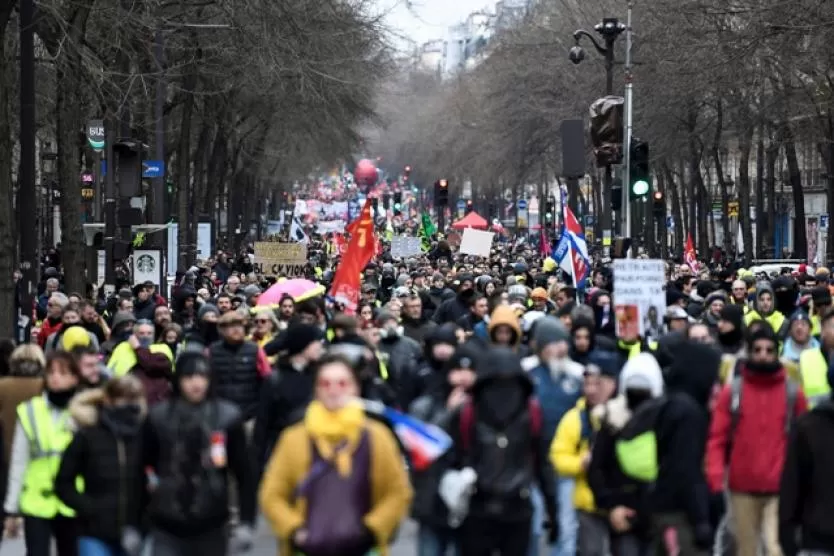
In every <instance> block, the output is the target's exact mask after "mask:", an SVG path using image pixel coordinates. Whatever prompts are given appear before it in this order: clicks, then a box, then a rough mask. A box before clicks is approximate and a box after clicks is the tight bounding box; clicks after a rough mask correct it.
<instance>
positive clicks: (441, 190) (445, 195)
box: [434, 180, 449, 207]
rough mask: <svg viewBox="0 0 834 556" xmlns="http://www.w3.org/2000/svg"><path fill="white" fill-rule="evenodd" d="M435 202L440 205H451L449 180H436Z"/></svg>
mask: <svg viewBox="0 0 834 556" xmlns="http://www.w3.org/2000/svg"><path fill="white" fill-rule="evenodd" d="M434 204H435V205H436V206H438V207H447V206H449V182H448V180H437V181H436V182H434Z"/></svg>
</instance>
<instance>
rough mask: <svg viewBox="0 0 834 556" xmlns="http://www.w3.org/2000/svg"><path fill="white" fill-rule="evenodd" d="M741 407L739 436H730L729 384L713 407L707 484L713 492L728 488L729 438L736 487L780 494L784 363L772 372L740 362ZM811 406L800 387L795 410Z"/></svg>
mask: <svg viewBox="0 0 834 556" xmlns="http://www.w3.org/2000/svg"><path fill="white" fill-rule="evenodd" d="M741 372H742V376H743V377H744V380H743V382H742V386H741V408H740V410H739V416H738V423H737V425H736V430H735V435H734V438H732V439H730V438H729V436H730V424H731V412H730V403H731V397H732V388H731V386H730V385H726V386H724V388H723V389H722V390H721V393H720V394H719V395H718V400H717V402H716V404H715V408H714V409H713V412H712V422H711V423H710V430H709V438H708V439H707V463H706V467H707V484H708V485H709V487H710V490H711V491H713V492H721V491H722V490H724V476H725V472H726V470H727V465H726V454H727V444H728V442H732V452H731V454H730V465H729V476H728V478H727V479H728V486H729V488H730V490H731V491H734V492H744V493H754V494H777V493H778V492H779V480H780V477H781V476H782V466H783V464H784V461H785V452H786V449H787V444H788V437H787V434H786V431H785V423H786V415H785V413H786V412H787V411H788V400H787V397H788V396H787V388H786V386H785V381H786V380H787V379H786V374H785V369H784V368H783V369H781V370H780V371H778V372H776V373H773V374H762V373H753V372H751V371H748V370H746V369H745V368H744V367H742V368H741ZM807 409H808V402H807V400H806V399H805V396H804V395H803V394H802V392H801V391H800V392H798V394H797V398H796V404H795V405H794V414H795V416H799V415H801V414H802V413H804V412H805V411H806V410H807Z"/></svg>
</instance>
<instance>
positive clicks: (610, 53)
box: [569, 17, 628, 251]
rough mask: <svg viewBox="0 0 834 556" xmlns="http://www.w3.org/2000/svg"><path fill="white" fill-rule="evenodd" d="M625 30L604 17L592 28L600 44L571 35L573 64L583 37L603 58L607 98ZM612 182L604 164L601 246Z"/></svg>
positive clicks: (607, 234)
mask: <svg viewBox="0 0 834 556" xmlns="http://www.w3.org/2000/svg"><path fill="white" fill-rule="evenodd" d="M625 30H626V25H625V24H623V23H621V22H620V21H619V20H618V19H617V18H616V17H606V18H604V19H603V20H602V22H601V23H597V24H596V25H595V26H594V31H596V32H597V33H598V34H599V35H600V36H601V37H602V43H600V41H599V40H598V39H597V38H596V37H595V36H594V35H592V34H591V33H589V32H588V31H585V30H584V29H578V30H577V31H574V33H573V39H574V41H576V44H575V45H574V47H573V48H571V49H570V53H569V57H570V61H571V62H573V63H574V64H579V63H580V62H582V60H584V59H585V50H584V49H583V48H582V47H581V46H580V44H579V43H580V41H581V40H582V38H583V37H584V38H586V39H588V40H589V41H591V44H593V45H594V48H595V49H596V51H597V52H599V53H600V54H601V55H602V56H603V57H604V58H605V94H606V95H608V96H611V95H613V94H614V43H615V42H616V41H617V37H619V36H620V34H622V32H623V31H625ZM623 156H624V157H628V153H627V152H625V153H623ZM613 182H614V176H613V173H612V171H611V164H606V165H605V185H604V187H603V190H602V207H601V209H600V210H598V211H597V212H598V214H599V217H600V221H601V224H602V237H603V245H604V244H605V240H606V239H608V240H609V241H610V239H611V230H612V224H611V220H612V218H611V216H612V215H611V188H612V186H613ZM606 251H607V250H606Z"/></svg>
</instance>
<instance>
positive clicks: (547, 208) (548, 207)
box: [544, 201, 556, 224]
mask: <svg viewBox="0 0 834 556" xmlns="http://www.w3.org/2000/svg"><path fill="white" fill-rule="evenodd" d="M555 214H556V204H555V203H554V202H553V201H547V202H546V203H545V204H544V220H545V222H547V223H548V224H552V223H553V217H554V216H555Z"/></svg>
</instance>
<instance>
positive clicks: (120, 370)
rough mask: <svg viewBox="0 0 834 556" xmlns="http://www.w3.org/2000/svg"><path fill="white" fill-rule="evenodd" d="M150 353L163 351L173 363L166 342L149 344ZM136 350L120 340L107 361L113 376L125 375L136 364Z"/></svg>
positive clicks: (172, 355)
mask: <svg viewBox="0 0 834 556" xmlns="http://www.w3.org/2000/svg"><path fill="white" fill-rule="evenodd" d="M149 349H150V351H151V353H164V354H165V356H166V357H167V358H168V359H169V360H170V361H171V362H172V363H173V361H174V354H173V353H171V348H169V347H168V345H167V344H151V347H150V348H149ZM136 363H137V360H136V352H135V351H134V350H133V348H132V347H131V346H130V344H129V343H128V342H122V343H121V344H119V345H118V346H116V349H114V350H113V353H112V354H111V355H110V361H108V362H107V368H108V369H110V372H111V373H113V378H119V377H123V376H125V375H126V374H127V373H129V372H130V370H131V369H133V367H135V366H136Z"/></svg>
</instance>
